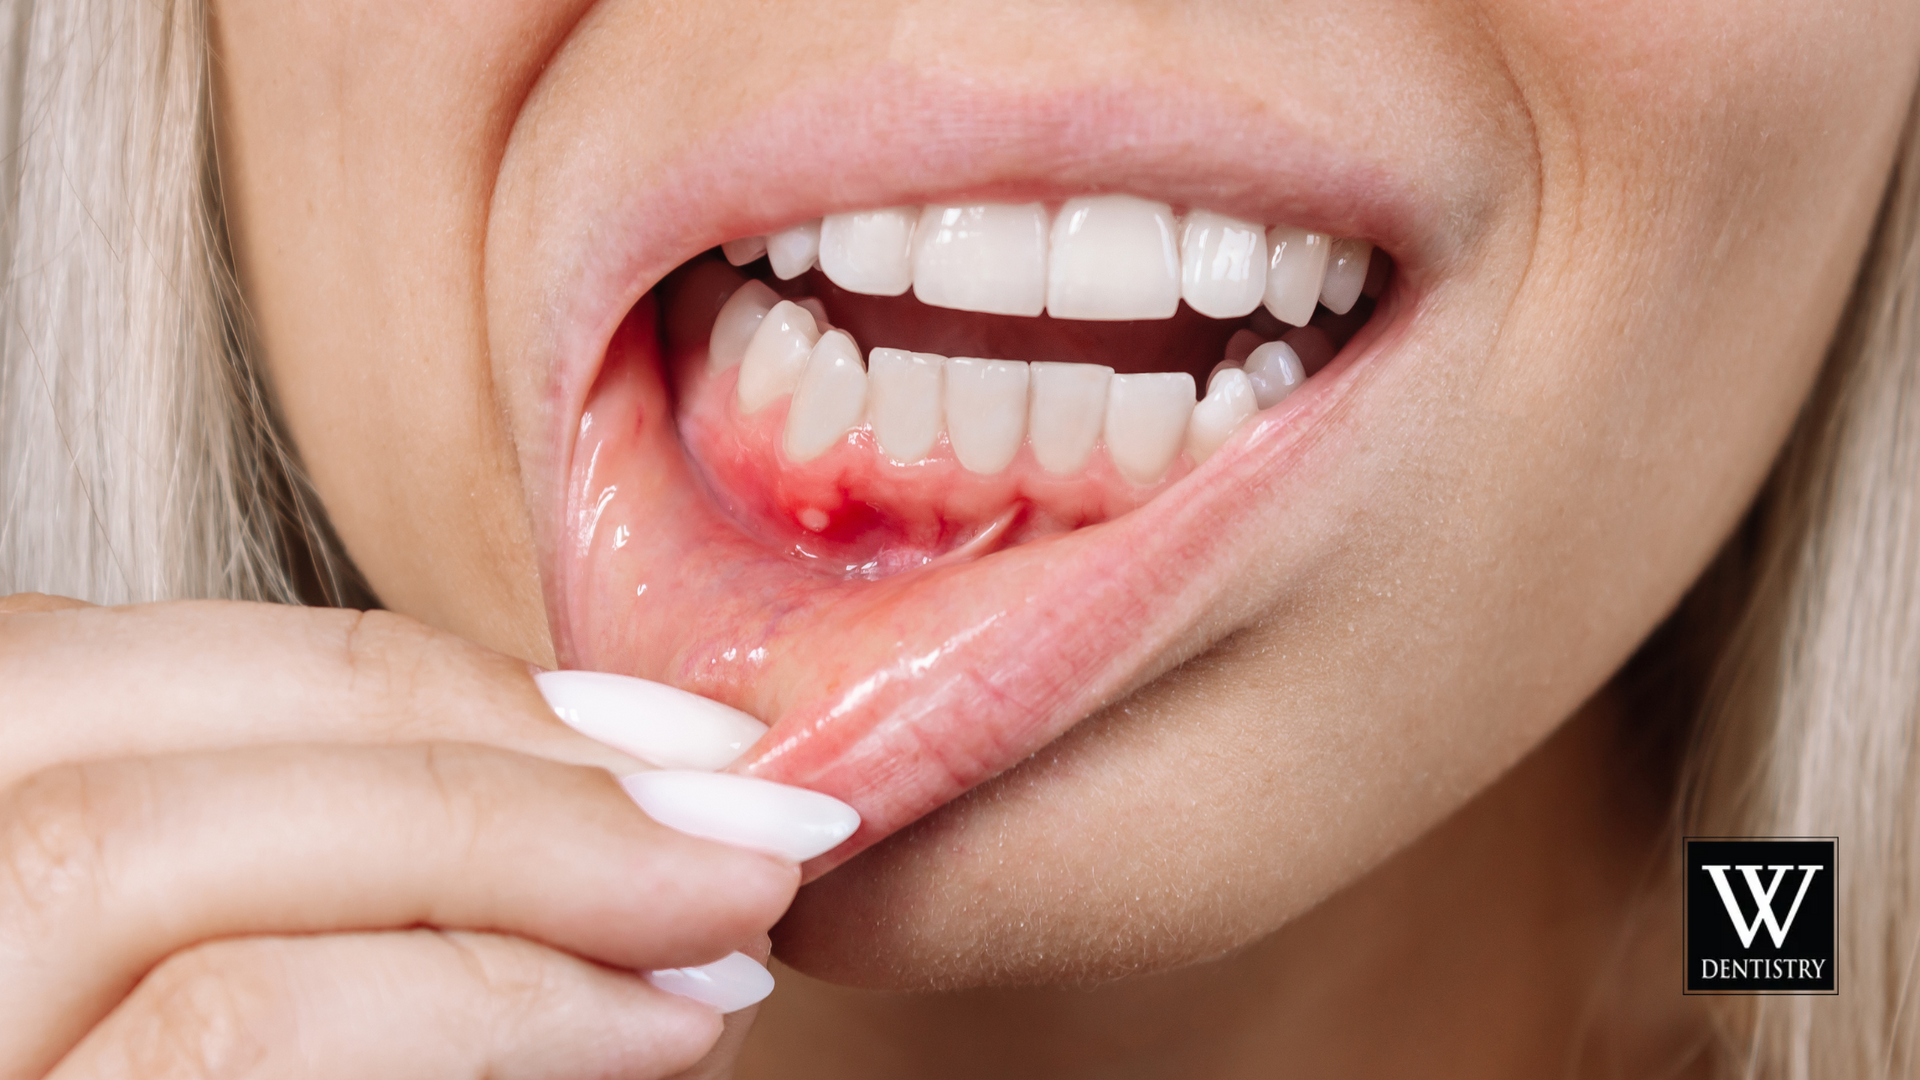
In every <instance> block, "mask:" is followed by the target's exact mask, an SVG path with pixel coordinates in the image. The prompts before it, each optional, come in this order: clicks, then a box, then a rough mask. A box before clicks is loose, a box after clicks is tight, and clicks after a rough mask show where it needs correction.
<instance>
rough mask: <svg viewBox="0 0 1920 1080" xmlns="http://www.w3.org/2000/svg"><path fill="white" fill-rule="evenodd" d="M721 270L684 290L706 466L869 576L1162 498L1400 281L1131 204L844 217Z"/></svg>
mask: <svg viewBox="0 0 1920 1080" xmlns="http://www.w3.org/2000/svg"><path fill="white" fill-rule="evenodd" d="M719 254H720V257H718V258H716V257H714V255H713V254H709V255H706V256H703V257H702V258H701V259H699V260H695V262H694V263H692V264H689V265H688V266H687V267H683V268H682V270H681V271H679V272H677V273H676V277H675V279H674V281H673V282H671V283H670V285H669V288H668V289H667V290H666V298H667V299H666V302H667V304H668V305H669V309H670V310H669V312H668V323H669V325H677V326H680V327H683V328H685V330H684V331H683V336H685V337H688V338H692V339H693V340H686V341H680V342H677V343H670V344H673V345H674V347H675V349H676V351H677V352H679V353H680V354H681V355H680V356H679V357H678V358H677V360H678V361H679V362H678V363H677V364H676V367H675V370H676V371H677V372H678V373H679V376H678V377H679V382H680V402H681V404H680V410H679V411H680V420H681V425H682V431H683V437H684V439H685V441H686V445H687V446H688V449H689V452H690V455H691V457H693V458H694V459H695V461H696V463H697V464H698V465H700V466H701V467H703V468H704V469H705V471H706V472H707V474H708V476H709V479H710V480H711V481H712V482H713V484H714V486H715V487H716V488H717V489H718V490H719V492H720V493H721V494H722V496H723V497H724V501H726V502H727V503H728V504H729V505H730V506H733V507H735V508H736V509H739V510H741V511H742V516H743V517H745V518H747V519H748V520H747V521H746V522H745V524H746V525H747V526H748V527H749V528H750V529H753V530H755V531H760V532H766V531H768V530H772V532H773V533H774V534H775V536H774V537H773V539H775V540H777V541H779V542H782V543H787V544H789V545H790V546H792V547H793V549H794V550H795V551H796V552H798V553H801V554H807V555H813V556H819V557H825V558H828V559H829V560H830V561H834V562H838V563H841V564H843V565H845V566H846V567H847V568H848V569H850V570H851V569H856V568H858V569H860V570H861V571H862V572H865V573H868V574H873V573H885V572H891V571H892V570H895V569H900V568H905V567H909V566H913V565H919V564H922V563H925V562H928V561H931V560H934V559H937V558H939V557H941V556H943V555H947V554H950V553H952V552H954V551H956V550H958V551H970V552H979V551H984V550H988V549H990V548H991V547H994V546H998V545H1000V544H1004V543H1008V542H1018V541H1021V540H1026V539H1032V538H1034V537H1037V536H1041V535H1046V534H1048V533H1052V532H1058V531H1063V530H1066V529H1072V528H1078V527H1081V526H1084V525H1089V524H1095V523H1097V522H1099V521H1103V520H1107V519H1109V518H1111V517H1114V516H1117V515H1118V514H1121V513H1125V512H1127V511H1128V510H1130V509H1132V508H1134V507H1136V506H1139V505H1141V504H1142V503H1144V502H1146V501H1148V500H1149V499H1151V498H1152V497H1153V496H1154V495H1156V494H1157V493H1158V492H1160V491H1162V490H1164V489H1165V488H1166V487H1167V486H1169V485H1171V484H1173V483H1176V482H1178V481H1179V480H1180V479H1181V478H1182V477H1184V476H1185V475H1186V474H1187V473H1189V472H1192V471H1193V470H1194V469H1196V468H1198V467H1199V466H1200V465H1202V464H1203V463H1204V462H1206V461H1207V460H1208V459H1209V458H1211V457H1212V456H1213V455H1214V454H1216V453H1217V452H1218V451H1220V450H1221V449H1222V448H1223V447H1224V446H1226V445H1227V444H1228V442H1229V441H1230V440H1231V439H1232V438H1233V436H1234V435H1235V433H1236V432H1238V431H1240V430H1241V429H1242V428H1243V427H1245V426H1247V425H1248V424H1249V423H1250V422H1252V421H1253V420H1254V418H1255V417H1257V416H1258V415H1259V414H1260V413H1261V412H1262V411H1263V410H1267V409H1271V408H1273V407H1274V406H1276V405H1278V404H1279V403H1280V402H1281V401H1283V400H1285V399H1286V398H1287V397H1288V396H1289V395H1290V394H1292V393H1293V392H1294V391H1295V390H1296V389H1297V388H1299V387H1300V386H1302V385H1303V384H1304V383H1305V382H1306V381H1307V380H1308V378H1309V377H1310V376H1311V375H1312V374H1313V373H1314V372H1316V371H1318V370H1319V369H1320V368H1321V367H1323V366H1325V365H1326V364H1327V362H1328V361H1329V360H1331V359H1332V357H1333V356H1334V355H1335V354H1336V353H1337V352H1338V351H1339V350H1340V348H1341V347H1342V346H1344V345H1345V343H1346V342H1347V340H1348V339H1350V338H1351V337H1352V336H1353V335H1354V334H1355V333H1356V332H1357V330H1358V329H1359V327H1360V326H1361V325H1362V324H1364V323H1365V321H1366V319H1367V317H1368V316H1369V315H1370V314H1371V312H1372V309H1373V300H1372V298H1373V297H1375V296H1378V295H1379V294H1380V291H1381V288H1382V287H1383V286H1384V284H1385V280H1386V274H1387V272H1388V260H1387V259H1386V258H1385V257H1384V256H1376V255H1375V253H1374V250H1373V247H1372V245H1370V244H1368V243H1367V242H1365V241H1360V240H1349V239H1341V238H1336V237H1330V236H1327V235H1324V234H1320V233H1316V232H1312V231H1309V230H1306V229H1301V228H1297V227H1294V226H1291V225H1287V224H1284V223H1281V224H1267V223H1259V222H1251V221H1244V220H1240V219H1237V218H1233V217H1229V216H1226V215H1223V214H1218V213H1214V212H1212V211H1209V210H1206V209H1201V208H1188V209H1186V210H1185V211H1184V212H1177V211H1176V210H1175V209H1174V208H1173V207H1171V206H1169V205H1167V204H1166V203H1162V202H1155V201H1152V200H1148V199H1143V198H1138V197H1135V196H1131V195H1095V196H1087V197H1082V198H1075V199H1069V200H1067V201H1065V202H1064V203H1060V204H1057V205H1049V204H1043V203H1025V204H1003V203H979V204H968V205H960V204H952V205H949V204H938V205H934V204H930V205H927V206H922V207H889V208H884V209H877V210H864V211H855V212H850V213H841V214H833V215H829V216H827V217H825V218H821V219H815V220H812V221H806V222H801V223H799V224H796V225H793V226H791V227H789V228H785V229H782V230H780V231H778V232H775V233H771V234H768V235H764V236H752V237H743V238H740V239H736V240H730V241H728V242H726V243H725V244H723V245H721V249H720V253H719ZM709 312H711V313H713V314H712V315H711V323H710V324H707V325H710V330H709V331H708V332H707V333H706V334H705V339H704V340H698V335H697V331H696V328H698V327H700V326H702V325H703V324H705V320H706V318H707V313H709ZM702 352H703V353H704V359H703V360H696V359H694V358H693V356H692V354H694V353H702ZM1202 386H1204V387H1205V392H1204V394H1202V393H1200V392H1199V390H1200V388H1201V387H1202ZM876 568H882V569H876Z"/></svg>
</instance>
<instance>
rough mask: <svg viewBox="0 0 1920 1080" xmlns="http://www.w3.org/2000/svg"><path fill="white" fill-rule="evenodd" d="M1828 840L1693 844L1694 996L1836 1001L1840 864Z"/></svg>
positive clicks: (1692, 840)
mask: <svg viewBox="0 0 1920 1080" xmlns="http://www.w3.org/2000/svg"><path fill="white" fill-rule="evenodd" d="M1839 846H1840V844H1839V841H1838V840H1837V839H1836V838H1834V837H1830V836H1825V837H1806V836H1794V837H1747V838H1742V839H1727V838H1709V837H1691V836H1690V837H1687V838H1686V839H1685V840H1684V841H1683V842H1682V848H1683V851H1682V858H1683V860H1684V866H1685V872H1686V877H1685V879H1684V883H1683V885H1682V893H1683V899H1682V901H1681V903H1682V905H1683V908H1682V912H1681V914H1682V917H1683V918H1684V919H1685V923H1684V927H1685V930H1684V932H1685V934H1686V956H1687V978H1686V989H1685V992H1686V993H1689V994H1834V993H1838V992H1839V991H1838V990H1836V989H1835V987H1836V985H1837V984H1836V983H1835V982H1834V977H1833V964H1834V910H1835V909H1834V895H1835V893H1834V866H1835V862H1834V859H1835V856H1836V855H1837V854H1838V849H1839Z"/></svg>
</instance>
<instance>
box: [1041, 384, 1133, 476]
mask: <svg viewBox="0 0 1920 1080" xmlns="http://www.w3.org/2000/svg"><path fill="white" fill-rule="evenodd" d="M1032 367H1033V401H1032V403H1031V405H1030V406H1029V408H1028V410H1027V439H1028V440H1029V441H1030V442H1031V443H1032V444H1033V457H1034V460H1036V461H1038V462H1039V463H1040V467H1041V468H1043V469H1045V470H1047V471H1048V472H1050V473H1053V474H1055V475H1066V474H1068V473H1077V472H1079V471H1080V470H1081V469H1084V468H1086V467H1087V459H1088V458H1090V457H1092V456H1093V447H1094V444H1096V443H1098V442H1099V441H1100V425H1101V424H1103V423H1105V422H1106V418H1107V382H1108V380H1110V379H1112V378H1113V369H1112V368H1110V367H1105V366H1103V365H1100V364H1052V363H1036V364H1033V365H1032Z"/></svg>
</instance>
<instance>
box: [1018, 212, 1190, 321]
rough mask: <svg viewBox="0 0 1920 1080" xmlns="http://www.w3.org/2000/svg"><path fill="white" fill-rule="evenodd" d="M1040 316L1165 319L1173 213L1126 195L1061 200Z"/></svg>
mask: <svg viewBox="0 0 1920 1080" xmlns="http://www.w3.org/2000/svg"><path fill="white" fill-rule="evenodd" d="M1051 249H1052V250H1051V251H1050V252H1049V254H1048V257H1047V314H1049V315H1051V316H1053V317H1054V318H1056V319H1102V320H1120V319H1169V318H1172V317H1173V313H1174V311H1175V310H1176V309H1177V308H1179V306H1180V252H1179V249H1178V248H1177V247H1176V246H1175V244H1174V228H1173V209H1172V208H1171V207H1169V206H1168V205H1167V204H1166V203H1161V202H1152V201H1149V200H1147V199H1141V198H1136V197H1135V196H1132V195H1093V196H1086V197H1082V198H1078V199H1068V200H1067V202H1066V205H1064V206H1062V207H1061V208H1060V212H1059V213H1058V214H1056V215H1054V219H1053V236H1052V244H1051Z"/></svg>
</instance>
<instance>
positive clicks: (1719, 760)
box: [1684, 102, 1920, 1080]
mask: <svg viewBox="0 0 1920 1080" xmlns="http://www.w3.org/2000/svg"><path fill="white" fill-rule="evenodd" d="M1917 125H1920V102H1917V103H1916V106H1915V108H1914V111H1913V112H1912V113H1911V114H1910V115H1909V117H1908V121H1907V130H1906V133H1905V136H1904V138H1903V140H1902V144H1901V149H1900V153H1899V158H1898V160H1897V162H1896V166H1895V170H1894V174H1893V178H1892V180H1891V182H1890V184H1889V186H1888V189H1887V195H1886V198H1885V201H1884V203H1883V205H1882V207H1881V212H1880V222H1879V228H1878V229H1877V230H1876V235H1875V239H1874V242H1873V245H1872V247H1871V248H1870V249H1869V251H1868V253H1867V257H1866V259H1865V261H1864V262H1863V264H1862V266H1861V271H1860V277H1859V281H1858V284H1857V285H1856V287H1855V290H1854V295H1853V298H1852V300H1851V302H1850V304H1849V307H1848V311H1847V314H1846V317H1845V318H1844V319H1843V321H1842V323H1841V327H1840V331H1839V333H1838V334H1837V335H1836V336H1835V339H1834V343H1833V347H1832V350H1831V355H1830V357H1829V360H1828V364H1827V366H1826V368H1825V369H1824V371H1823V372H1822V374H1821V379H1820V382H1819V384H1818V386H1817V387H1816V389H1815V391H1814V394H1813V396H1812V398H1811V399H1810V400H1809V401H1808V403H1807V406H1806V408H1805V410H1804V411H1803V413H1802V416H1801V418H1800V422H1799V425H1798V427H1797V429H1796V431H1795V433H1794V435H1793V437H1792V439H1791V440H1790V441H1789V442H1788V444H1787V447H1786V450H1785V452H1784V453H1783V454H1782V455H1781V458H1780V461H1779V463H1778V465H1777V466H1776V468H1775V471H1774V475H1773V477H1772V479H1771V480H1770V482H1769V484H1768V488H1767V490H1766V491H1765V492H1764V493H1763V494H1762V496H1761V498H1760V500H1759V502H1758V503H1757V504H1756V506H1755V509H1754V512H1753V516H1752V521H1751V522H1750V531H1751V536H1750V537H1747V538H1737V541H1736V543H1738V542H1739V540H1750V542H1751V546H1752V550H1751V551H1734V552H1730V553H1728V554H1727V555H1723V557H1722V563H1723V564H1724V563H1727V562H1729V561H1740V562H1745V563H1747V564H1748V567H1749V570H1748V571H1747V573H1746V575H1745V576H1747V577H1748V578H1749V580H1750V582H1751V584H1750V586H1749V587H1748V588H1746V589H1745V590H1743V591H1744V594H1745V595H1744V606H1743V608H1742V610H1741V611H1740V612H1739V613H1738V622H1737V625H1736V627H1735V629H1734V631H1733V633H1732V634H1731V635H1730V638H1729V639H1728V641H1727V644H1726V647H1725V648H1724V649H1723V650H1722V652H1721V654H1720V656H1719V657H1718V662H1717V665H1716V669H1715V671H1714V673H1713V681H1712V684H1711V685H1710V687H1709V689H1708V694H1707V705H1706V708H1705V709H1704V711H1703V715H1702V718H1701V726H1700V730H1699V732H1698V733H1697V739H1696V743H1695V747H1694V752H1693V754H1692V755H1691V760H1690V762H1689V763H1688V779H1689V785H1688V790H1687V793H1686V796H1687V798H1686V815H1685V825H1684V827H1685V828H1686V829H1687V831H1689V832H1691V833H1694V834H1697V835H1708V836H1835V837H1838V838H1839V857H1838V866H1837V874H1836V885H1837V888H1838V890H1839V891H1838V894H1837V900H1838V903H1839V925H1838V926H1837V928H1836V929H1837V935H1838V941H1837V945H1838V950H1839V953H1838V957H1837V960H1836V964H1835V969H1834V970H1835V976H1836V978H1837V980H1838V982H1837V985H1838V988H1839V994H1838V996H1837V997H1763V998H1749V999H1742V1000H1740V1001H1738V1003H1737V1004H1734V1005H1732V1006H1730V1008H1729V1010H1728V1013H1727V1015H1726V1016H1725V1019H1726V1020H1727V1022H1728V1028H1729V1032H1730V1035H1731V1037H1732V1040H1733V1043H1734V1046H1733V1049H1734V1051H1735V1052H1734V1053H1733V1054H1731V1055H1730V1057H1731V1058H1732V1059H1733V1060H1734V1061H1735V1062H1737V1063H1739V1064H1740V1065H1741V1071H1740V1073H1739V1074H1740V1075H1746V1076H1767V1077H1774V1076H1778V1077H1791V1078H1794V1080H1800V1078H1803V1077H1847V1078H1849V1080H1867V1078H1870V1077H1882V1076H1886V1077H1893V1076H1911V1075H1914V1074H1915V1072H1916V1068H1917V1067H1920V1053H1916V1046H1915V1036H1916V1032H1920V131H1917ZM1723 569H1724V567H1723ZM1711 588H1713V586H1712V585H1705V584H1703V588H1702V590H1701V591H1706V590H1709V589H1711ZM1708 603H1709V604H1711V603H1713V601H1711V600H1709V601H1708Z"/></svg>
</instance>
